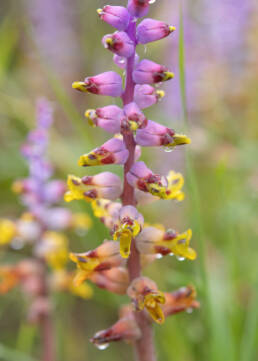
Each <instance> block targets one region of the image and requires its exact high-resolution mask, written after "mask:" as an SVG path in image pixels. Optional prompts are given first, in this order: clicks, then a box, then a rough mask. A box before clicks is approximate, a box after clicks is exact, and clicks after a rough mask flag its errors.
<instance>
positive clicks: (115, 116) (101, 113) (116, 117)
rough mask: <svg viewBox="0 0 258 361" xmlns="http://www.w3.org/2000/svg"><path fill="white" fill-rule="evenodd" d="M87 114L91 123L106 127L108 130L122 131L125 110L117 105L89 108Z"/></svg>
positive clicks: (112, 131) (113, 132) (111, 131)
mask: <svg viewBox="0 0 258 361" xmlns="http://www.w3.org/2000/svg"><path fill="white" fill-rule="evenodd" d="M85 116H86V118H87V119H88V121H89V123H90V124H91V125H93V126H97V127H100V128H103V129H105V130H106V131H107V132H109V133H112V134H115V133H120V129H121V122H122V120H123V119H124V117H125V116H124V112H123V110H122V109H121V108H119V107H118V106H116V105H108V106H106V107H103V108H97V109H96V110H94V109H88V110H86V112H85Z"/></svg>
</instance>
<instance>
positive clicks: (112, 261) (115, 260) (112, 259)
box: [70, 241, 124, 285]
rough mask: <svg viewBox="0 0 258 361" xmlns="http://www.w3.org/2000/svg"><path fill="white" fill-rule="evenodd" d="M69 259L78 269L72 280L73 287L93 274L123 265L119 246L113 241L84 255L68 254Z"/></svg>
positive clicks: (106, 242)
mask: <svg viewBox="0 0 258 361" xmlns="http://www.w3.org/2000/svg"><path fill="white" fill-rule="evenodd" d="M70 258H71V260H72V261H73V262H75V263H76V264H77V267H78V272H77V274H76V276H75V278H74V283H75V285H80V284H81V283H82V282H83V281H85V280H86V279H88V278H90V276H91V275H92V274H93V272H100V271H104V270H109V269H110V268H112V267H119V266H121V265H123V263H124V261H123V259H122V257H121V256H120V253H119V245H118V244H117V243H116V242H113V241H105V242H104V243H103V244H102V245H100V246H99V247H97V248H95V249H94V250H92V251H88V252H85V253H70Z"/></svg>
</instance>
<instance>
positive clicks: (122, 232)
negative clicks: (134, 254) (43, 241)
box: [112, 206, 144, 258]
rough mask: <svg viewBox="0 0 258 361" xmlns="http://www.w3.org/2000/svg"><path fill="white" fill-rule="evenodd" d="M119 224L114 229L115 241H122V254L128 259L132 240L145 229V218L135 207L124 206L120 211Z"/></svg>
mask: <svg viewBox="0 0 258 361" xmlns="http://www.w3.org/2000/svg"><path fill="white" fill-rule="evenodd" d="M118 217H119V218H118V222H117V224H115V225H114V228H113V232H112V233H113V239H114V240H119V241H120V253H121V256H122V257H123V258H128V257H129V255H130V248H131V242H132V239H133V238H135V237H136V236H137V235H138V234H139V232H140V231H141V228H142V227H143V223H144V219H143V216H142V215H141V214H140V213H139V212H138V211H137V209H136V208H135V207H133V206H124V207H122V208H121V209H120V211H119V216H118Z"/></svg>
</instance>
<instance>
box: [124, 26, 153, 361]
mask: <svg viewBox="0 0 258 361" xmlns="http://www.w3.org/2000/svg"><path fill="white" fill-rule="evenodd" d="M135 31H136V23H135V22H134V21H133V20H131V22H130V25H129V27H128V30H127V33H128V35H129V36H130V38H131V39H132V40H133V41H134V43H135V46H136V35H135ZM134 61H135V52H134V54H133V55H132V56H131V57H130V58H128V60H127V67H126V86H125V91H124V93H123V96H122V100H123V104H124V105H126V104H128V103H131V102H132V101H133V98H134V87H135V84H134V81H133V77H132V73H133V68H134ZM123 137H124V142H125V145H126V147H127V149H128V151H129V157H128V160H127V162H126V164H125V166H124V190H123V194H122V202H123V205H124V206H125V205H133V206H135V205H136V201H135V197H134V188H133V187H132V186H131V185H130V184H129V183H128V182H127V179H126V174H127V172H128V171H129V170H130V169H131V167H132V165H133V163H134V156H135V146H136V144H135V141H134V137H133V134H132V132H127V131H125V132H123ZM127 267H128V271H129V277H130V281H132V280H134V279H135V278H137V277H140V276H141V263H140V254H139V252H138V250H137V249H136V247H135V241H134V240H132V245H131V254H130V257H129V260H128V264H127ZM135 318H136V321H137V323H138V326H139V328H140V329H141V332H142V337H141V338H140V339H139V340H138V341H136V342H135V345H134V347H135V355H136V360H137V361H156V352H155V347H154V342H153V332H152V326H151V323H150V322H149V320H148V318H147V317H146V315H145V313H144V311H141V312H136V313H135Z"/></svg>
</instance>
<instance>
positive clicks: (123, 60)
mask: <svg viewBox="0 0 258 361" xmlns="http://www.w3.org/2000/svg"><path fill="white" fill-rule="evenodd" d="M139 59H140V57H139V55H138V54H135V58H134V64H135V65H136V64H138V63H139ZM113 62H114V63H115V64H116V65H117V66H118V67H119V68H121V69H125V68H126V63H127V59H126V58H124V57H122V56H119V55H116V54H115V55H114V57H113Z"/></svg>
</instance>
